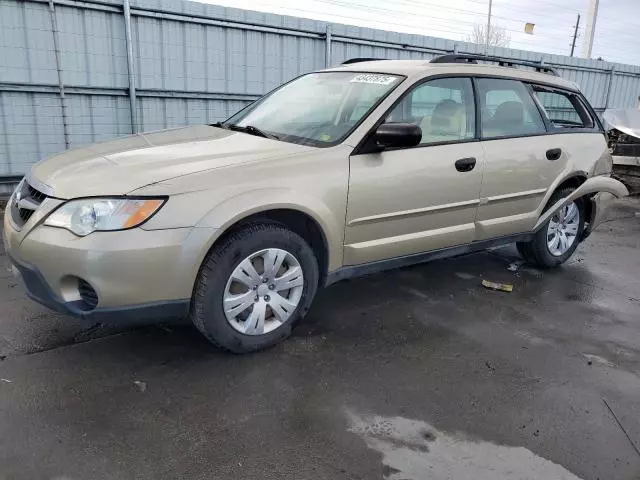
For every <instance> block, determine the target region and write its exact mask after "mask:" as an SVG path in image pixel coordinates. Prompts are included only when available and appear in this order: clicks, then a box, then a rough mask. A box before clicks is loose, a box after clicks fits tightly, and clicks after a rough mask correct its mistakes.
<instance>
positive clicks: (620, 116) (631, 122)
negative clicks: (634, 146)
mask: <svg viewBox="0 0 640 480" xmlns="http://www.w3.org/2000/svg"><path fill="white" fill-rule="evenodd" d="M602 119H603V120H604V123H605V125H606V127H607V130H610V129H612V128H615V129H616V130H620V131H621V132H622V133H626V134H627V135H629V136H631V137H635V138H640V110H638V109H637V108H609V109H607V110H605V111H604V114H603V115H602Z"/></svg>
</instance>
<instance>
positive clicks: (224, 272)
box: [190, 223, 319, 353]
mask: <svg viewBox="0 0 640 480" xmlns="http://www.w3.org/2000/svg"><path fill="white" fill-rule="evenodd" d="M268 249H271V250H269V251H270V252H281V251H283V252H285V253H288V254H290V255H291V257H286V258H287V259H291V261H297V262H298V266H299V267H300V268H301V269H302V277H303V281H302V282H300V283H302V285H301V290H300V287H299V286H296V287H295V288H292V289H291V290H288V292H293V291H294V289H295V290H297V295H296V300H297V306H296V307H295V310H294V311H293V313H291V314H290V315H289V317H288V318H287V319H286V321H283V322H282V323H280V324H279V326H277V327H276V328H274V329H273V330H271V331H267V330H268V329H267V326H268V325H271V326H273V325H277V324H278V321H277V318H276V315H275V313H276V310H271V307H269V308H267V309H266V310H264V308H266V307H263V310H262V311H263V313H262V318H263V321H262V323H263V328H262V330H259V329H258V328H255V329H253V330H252V332H253V333H252V334H247V333H243V332H242V331H239V329H240V330H242V329H243V328H244V327H243V325H248V324H249V323H250V319H249V318H247V319H246V320H245V321H244V322H242V321H239V320H238V321H237V323H232V322H235V320H233V321H232V320H229V319H228V317H227V315H228V313H225V307H224V305H225V304H224V301H225V298H230V297H229V296H228V295H230V293H229V292H230V288H231V287H230V285H232V287H233V288H235V287H236V282H235V280H232V279H231V276H232V274H235V272H237V271H238V270H237V268H238V267H239V265H240V263H242V262H243V261H245V260H246V259H248V258H249V257H251V256H252V255H255V254H256V252H262V251H266V250H268ZM256 258H257V259H259V257H256ZM265 258H266V257H265ZM263 260H264V262H266V260H265V259H264V258H263ZM249 261H251V262H254V261H255V260H249ZM286 261H287V260H285V262H286ZM285 262H283V263H282V265H283V267H281V268H285ZM252 265H253V263H252ZM287 271H288V270H287ZM256 272H258V268H256V269H255V270H254V273H256ZM266 273H267V272H266V270H265V271H263V272H262V275H263V276H264V277H267V274H266ZM275 277H276V275H275V274H274V278H275ZM318 278H319V273H318V262H317V260H316V257H315V255H314V253H313V250H311V248H310V247H309V245H308V244H307V243H306V242H305V241H304V239H303V238H302V237H300V236H299V235H297V234H296V233H294V232H292V231H290V230H288V229H287V228H286V227H285V226H283V225H280V224H276V223H256V224H250V225H247V226H246V227H244V228H242V229H240V230H237V231H235V232H233V233H231V234H230V235H229V236H227V237H226V238H224V239H223V241H222V242H221V243H220V244H219V245H217V246H215V247H214V249H213V250H212V251H211V252H210V253H209V255H208V256H207V258H205V260H204V262H203V264H202V266H201V268H200V272H199V273H198V277H197V279H196V284H195V288H194V293H193V298H192V301H191V313H190V318H191V321H192V322H193V324H194V325H195V327H196V328H197V329H198V330H199V331H200V332H201V333H202V334H203V335H204V336H205V337H206V338H207V339H208V340H209V341H210V342H211V343H213V344H214V345H216V346H218V347H219V348H221V349H223V350H227V351H230V352H233V353H248V352H254V351H257V350H261V349H264V348H269V347H271V346H273V345H275V344H277V343H279V342H280V341H282V340H284V339H285V338H287V337H288V336H289V335H290V334H291V330H292V328H293V326H294V325H295V323H296V322H297V321H298V320H299V319H301V318H302V317H303V316H304V315H305V314H306V313H307V311H308V310H309V307H310V306H311V302H312V301H313V298H314V296H315V294H316V290H317V288H318ZM275 281H277V278H276V280H274V283H275ZM297 281H299V278H298V279H297ZM251 283H253V281H252V282H251ZM240 287H243V288H247V292H244V293H242V295H246V294H249V293H251V294H252V295H253V293H256V292H257V291H256V292H249V289H250V287H244V285H240ZM254 287H255V285H254ZM265 287H266V284H265ZM272 287H274V285H269V288H272ZM259 288H261V289H263V288H264V287H263V286H260V287H259ZM300 291H301V292H302V293H301V294H300ZM262 293H264V295H263V296H262V297H258V295H256V296H255V299H256V300H255V302H256V303H255V306H253V305H251V306H249V307H246V308H247V310H246V311H243V312H242V313H241V314H240V315H245V314H247V315H251V314H253V310H254V309H255V308H258V303H257V302H261V303H263V299H264V300H265V302H266V299H267V298H268V295H266V294H267V293H272V294H273V292H262ZM225 295H227V296H226V297H225ZM277 295H278V298H281V297H280V296H279V293H277ZM283 295H284V294H283ZM272 296H274V299H275V295H272ZM252 298H253V297H252ZM258 298H259V300H258ZM245 303H248V301H247V302H245ZM274 303H275V302H274ZM227 305H228V304H227ZM287 305H289V304H287ZM249 309H250V310H249ZM265 311H266V312H268V314H271V315H272V317H271V320H270V321H271V324H269V323H268V321H269V320H264V318H265V314H264V312H265ZM247 312H250V313H247ZM288 313H289V312H286V314H288ZM238 318H240V317H238ZM258 323H259V322H258ZM232 325H234V326H232ZM252 328H253V327H251V328H250V327H246V328H245V330H246V331H247V332H248V331H249V330H251V329H252ZM259 331H264V333H256V332H259Z"/></svg>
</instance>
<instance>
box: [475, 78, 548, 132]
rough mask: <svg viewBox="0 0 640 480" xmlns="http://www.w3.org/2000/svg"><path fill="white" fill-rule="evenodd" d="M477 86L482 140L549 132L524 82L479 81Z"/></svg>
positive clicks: (493, 79)
mask: <svg viewBox="0 0 640 480" xmlns="http://www.w3.org/2000/svg"><path fill="white" fill-rule="evenodd" d="M477 85H478V95H479V98H480V106H481V113H480V117H481V119H482V121H481V131H482V137H483V138H498V137H508V136H521V135H535V134H540V133H545V132H546V129H545V126H544V122H543V120H542V117H541V116H540V112H539V111H538V107H537V106H536V104H535V102H534V100H533V98H532V97H531V94H530V93H529V90H528V89H527V87H526V86H525V85H524V84H523V83H522V82H519V81H517V80H504V79H498V78H479V79H478V80H477Z"/></svg>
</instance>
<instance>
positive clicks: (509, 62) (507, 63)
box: [429, 53, 560, 77]
mask: <svg viewBox="0 0 640 480" xmlns="http://www.w3.org/2000/svg"><path fill="white" fill-rule="evenodd" d="M478 61H481V62H493V63H497V64H498V65H500V66H501V67H515V66H516V65H520V66H523V67H530V68H534V69H535V70H536V72H541V73H550V74H551V75H555V76H556V77H559V76H560V74H559V73H558V71H557V70H556V69H555V68H551V67H547V66H545V65H543V64H542V63H534V62H526V61H524V60H513V59H506V58H500V57H491V56H488V55H475V54H466V53H465V54H459V53H454V54H453V55H440V56H437V57H434V58H432V59H431V60H430V61H429V63H478Z"/></svg>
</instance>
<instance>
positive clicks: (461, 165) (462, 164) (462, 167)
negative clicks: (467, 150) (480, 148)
mask: <svg viewBox="0 0 640 480" xmlns="http://www.w3.org/2000/svg"><path fill="white" fill-rule="evenodd" d="M475 166H476V159H475V157H468V158H461V159H460V160H457V161H456V170H458V171H459V172H470V171H471V170H473V168H474V167H475Z"/></svg>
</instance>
